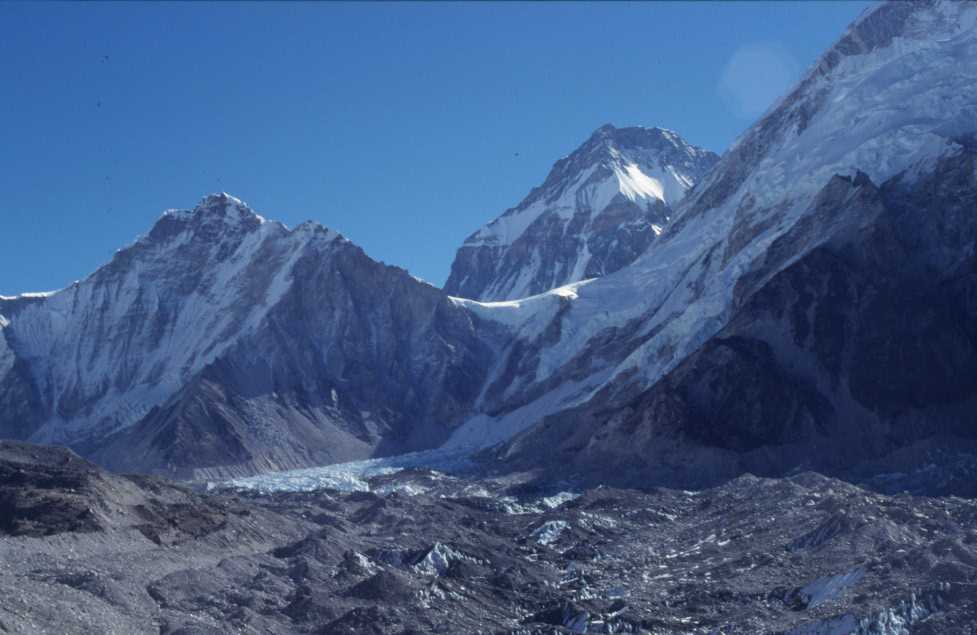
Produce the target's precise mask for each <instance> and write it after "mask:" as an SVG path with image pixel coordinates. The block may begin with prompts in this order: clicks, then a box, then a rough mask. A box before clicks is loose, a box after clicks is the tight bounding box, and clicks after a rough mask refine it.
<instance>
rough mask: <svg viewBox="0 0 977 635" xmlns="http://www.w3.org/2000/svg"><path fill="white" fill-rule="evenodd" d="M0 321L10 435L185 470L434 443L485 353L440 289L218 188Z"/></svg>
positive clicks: (4, 425) (18, 302) (1, 386)
mask: <svg viewBox="0 0 977 635" xmlns="http://www.w3.org/2000/svg"><path fill="white" fill-rule="evenodd" d="M0 314H2V315H4V326H3V328H2V330H0V338H2V339H3V344H2V345H0V434H2V436H5V437H8V438H19V439H30V440H33V441H43V442H54V443H59V444H65V445H69V446H71V447H72V448H74V449H76V450H77V451H79V452H81V453H82V454H84V455H86V456H89V457H92V458H95V459H96V460H98V461H99V462H101V463H102V464H104V465H107V466H109V467H113V468H117V469H124V470H130V471H144V472H146V471H149V472H160V473H166V474H170V475H174V476H183V477H194V476H200V475H208V474H213V475H218V474H247V473H253V472H256V471H262V470H269V469H281V468H287V467H298V466H303V465H312V464H321V463H329V462H333V461H336V460H345V459H348V458H356V457H366V456H370V455H372V454H377V453H380V454H382V453H389V452H400V451H405V450H411V449H415V448H416V447H427V446H430V445H434V444H436V443H437V442H438V441H439V440H440V439H442V438H443V437H445V436H446V435H447V433H448V431H449V430H450V427H451V425H452V423H453V422H454V421H456V420H457V418H458V417H459V416H460V415H461V414H462V413H464V412H466V411H467V407H468V404H469V403H470V402H471V401H472V399H473V395H474V394H475V393H476V391H477V390H478V386H479V385H480V378H481V377H482V375H483V374H484V373H485V371H486V368H487V366H488V365H489V363H490V359H491V352H490V350H489V348H488V345H487V344H486V343H485V342H484V341H483V340H479V339H476V337H475V333H474V330H475V323H474V321H473V318H472V316H471V315H470V314H469V313H468V312H466V311H465V310H464V309H462V308H460V307H458V306H456V305H455V304H454V303H452V302H450V301H449V300H448V298H447V296H445V295H444V294H443V293H442V292H441V291H440V290H438V289H436V288H434V287H431V286H430V285H426V284H423V283H421V282H418V281H417V280H415V279H414V278H413V277H411V276H410V275H409V274H408V273H407V272H406V271H404V270H402V269H398V268H395V267H388V266H385V265H382V264H380V263H377V262H375V261H373V260H371V259H370V258H368V257H367V256H366V255H365V254H364V253H363V251H362V250H361V249H359V248H358V247H356V246H355V245H353V244H352V243H350V242H349V241H348V240H346V239H345V238H343V237H342V236H340V235H339V234H337V233H336V232H334V231H331V230H328V229H325V228H323V227H321V226H318V225H315V224H312V223H306V224H302V225H300V226H298V227H296V228H294V229H288V228H286V227H285V226H284V225H282V224H280V223H276V222H271V221H266V220H265V219H263V218H262V217H260V216H258V215H257V214H255V213H254V212H253V211H252V210H251V209H250V208H248V207H247V206H246V205H245V204H244V203H242V202H241V201H240V200H238V199H235V198H234V197H232V196H229V195H226V194H219V195H213V196H209V197H207V198H205V199H204V200H203V201H202V202H201V203H200V204H199V205H198V206H197V207H196V208H195V209H193V210H182V211H180V210H177V211H170V212H166V213H165V214H164V215H163V216H162V218H160V220H159V221H158V222H157V223H156V225H155V226H154V227H153V228H152V231H151V232H150V233H149V234H148V235H146V236H145V237H142V238H140V239H139V240H137V241H136V242H135V243H134V244H133V245H131V246H129V247H127V248H125V249H123V250H121V251H119V252H117V253H116V255H115V257H114V258H113V259H112V261H111V262H110V263H109V264H107V265H105V266H104V267H102V268H101V269H99V270H98V271H96V272H95V273H94V274H92V275H91V276H89V277H88V278H86V279H85V280H82V281H80V282H77V283H75V284H73V285H71V286H70V287H68V288H66V289H64V290H61V291H59V292H56V293H53V294H49V295H44V296H22V297H17V298H5V299H3V300H0ZM488 332H489V333H490V332H491V328H489V331H488ZM483 335H484V334H483ZM489 339H491V338H489Z"/></svg>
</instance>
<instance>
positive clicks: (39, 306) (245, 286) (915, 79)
mask: <svg viewBox="0 0 977 635" xmlns="http://www.w3.org/2000/svg"><path fill="white" fill-rule="evenodd" d="M975 33H977V5H975V4H973V3H953V2H919V3H891V4H882V5H880V6H877V7H874V8H873V9H872V10H870V11H867V12H866V13H865V14H864V15H863V16H862V17H860V18H859V19H858V20H857V21H856V22H855V23H854V24H853V25H852V26H851V27H850V29H849V30H848V31H847V32H846V33H845V34H844V35H843V37H842V38H841V39H840V40H839V41H838V43H837V44H836V45H835V46H834V47H832V48H831V49H830V50H829V51H828V52H827V53H826V54H825V55H824V56H823V57H822V58H821V60H820V61H819V62H818V64H817V65H815V66H814V67H813V68H812V70H811V71H810V72H809V74H808V75H807V76H806V77H805V78H804V79H803V80H802V81H801V82H800V83H799V84H798V85H797V87H796V88H795V89H794V90H792V91H791V92H790V93H789V94H788V95H786V96H785V97H784V99H783V100H782V101H781V102H780V103H778V104H776V105H775V106H774V107H773V108H771V109H770V111H769V112H768V114H767V115H766V116H765V117H764V118H763V119H762V120H760V121H759V122H757V123H756V125H754V126H753V127H751V128H750V129H749V130H748V131H747V132H746V133H745V134H744V135H743V136H742V137H741V138H740V140H739V141H738V142H737V143H736V144H735V145H734V146H733V147H732V148H731V149H730V150H729V151H728V152H727V153H726V154H725V155H724V156H723V158H722V159H720V160H719V162H718V163H716V164H715V166H714V168H713V169H712V170H710V171H709V173H708V174H707V175H706V176H704V177H703V178H702V179H701V180H700V181H699V182H698V183H697V184H696V186H695V187H694V188H691V189H687V187H686V186H689V185H690V184H691V182H692V181H693V180H694V179H693V178H692V177H688V176H687V174H686V172H683V171H682V170H679V168H680V167H682V169H683V170H684V169H686V168H688V170H689V171H690V172H688V174H691V170H692V167H693V166H695V165H699V162H702V164H703V166H704V165H705V164H706V163H709V162H710V161H711V159H710V158H709V156H708V155H707V154H705V153H702V152H701V151H698V150H696V149H694V148H691V147H689V146H688V145H687V144H684V142H681V140H680V139H678V138H677V137H676V136H674V135H673V134H671V133H669V132H667V131H663V130H641V129H625V130H615V129H613V128H609V127H605V128H602V129H601V130H599V131H598V132H597V133H596V134H595V135H594V136H593V137H592V139H591V140H590V141H588V142H587V143H586V144H585V145H584V146H583V148H581V149H580V150H578V151H577V152H575V153H574V154H573V155H571V156H570V157H568V158H567V159H565V160H563V161H561V162H560V163H558V164H557V166H556V168H554V171H553V173H552V174H551V177H550V179H548V180H547V183H546V184H544V185H543V186H542V187H541V188H539V189H537V190H534V192H533V193H531V194H530V196H529V197H528V198H527V199H526V201H525V202H524V204H523V205H521V206H519V207H517V208H514V209H513V210H510V212H508V213H507V214H505V215H504V216H503V217H501V218H500V219H498V220H497V221H496V222H495V223H493V224H491V225H490V226H489V227H487V228H485V229H484V230H482V231H480V232H479V233H478V234H476V238H477V239H473V240H474V242H473V243H471V244H469V245H468V246H467V247H465V248H464V249H463V252H464V253H467V254H469V256H471V257H470V258H469V256H464V257H460V258H459V261H458V263H461V264H458V263H456V264H457V265H458V266H459V267H461V268H462V269H466V271H469V272H470V273H463V272H461V271H460V270H459V271H457V272H456V273H455V274H453V281H452V282H451V284H450V286H449V290H450V291H451V292H452V293H460V294H462V295H475V296H478V297H482V298H492V299H497V298H511V297H513V296H520V295H525V294H527V293H534V292H536V291H543V292H542V293H537V294H536V295H530V296H529V297H523V298H520V299H515V300H507V301H504V302H482V301H479V300H474V299H464V298H459V297H454V296H451V295H449V294H448V293H445V292H443V291H441V290H438V289H435V288H434V287H431V286H429V285H425V284H423V283H421V282H418V281H417V280H415V279H413V278H412V277H410V276H409V275H408V274H407V273H406V272H405V271H402V270H399V269H395V268H391V267H386V266H384V265H381V264H379V263H376V262H374V261H372V260H370V259H369V258H367V257H366V256H365V255H364V254H363V253H362V251H361V250H359V249H358V248H356V247H355V246H354V245H352V244H350V243H349V242H348V241H346V240H344V239H343V238H342V237H340V236H338V235H337V234H335V233H334V232H330V231H329V230H326V229H323V228H321V227H318V226H315V225H311V224H306V225H302V226H300V227H298V228H296V229H294V230H289V229H287V228H285V227H284V226H282V225H280V224H277V223H273V222H268V221H265V220H264V219H262V218H261V217H259V216H257V215H256V214H254V213H253V212H252V211H251V210H249V209H248V208H247V207H246V206H244V205H243V204H242V203H241V202H240V201H237V200H236V199H233V198H232V197H228V196H226V195H219V196H213V197H208V198H207V199H205V200H204V202H203V203H202V204H201V205H200V206H198V208H197V209H195V210H193V211H177V212H170V213H167V214H165V215H164V216H163V218H162V219H161V220H160V221H159V222H158V223H157V225H156V226H155V227H154V228H153V230H152V232H150V234H149V235H148V236H146V237H145V238H143V239H141V240H139V241H138V242H137V243H135V244H134V245H132V246H130V247H128V248H126V249H124V250H122V251H120V252H119V253H118V254H117V255H116V257H115V258H114V259H113V261H112V262H111V263H109V264H108V265H106V266H105V267H103V268H102V269H100V270H99V271H97V272H96V273H95V274H93V275H92V276H90V277H89V278H87V279H86V280H84V281H81V282H79V283H77V284H75V285H73V286H71V287H69V288H67V289H65V290H63V291H60V292H58V293H55V294H51V295H43V296H37V295H35V296H22V297H18V298H2V299H0V435H3V436H8V437H14V438H19V439H31V440H34V441H46V442H59V443H64V444H68V445H70V446H71V447H73V448H74V449H76V450H77V451H78V452H79V453H81V454H83V455H84V456H87V457H92V458H94V459H96V460H97V461H99V462H101V463H103V464H104V465H107V466H110V467H112V468H114V469H120V470H140V471H151V472H158V473H164V474H169V475H172V476H178V477H187V478H210V477H226V476H241V475H246V474H251V473H254V472H260V471H270V470H276V469H283V468H291V467H303V466H307V465H312V464H324V463H333V462H339V461H348V460H351V459H357V458H363V457H367V456H378V455H387V454H395V453H401V452H407V451H411V450H416V449H423V448H432V447H434V446H438V445H439V444H442V443H443V444H444V445H445V447H444V448H443V449H444V450H447V451H451V452H453V451H459V452H461V451H465V452H471V451H473V450H477V449H484V448H486V447H487V446H492V445H495V444H498V443H500V442H506V445H504V446H503V447H501V448H497V449H496V451H493V452H491V453H489V454H487V455H485V456H490V457H492V459H493V460H496V459H500V460H502V461H503V463H502V467H503V468H520V469H521V468H526V467H533V468H536V467H539V466H544V465H545V466H550V467H552V468H553V470H552V471H551V472H550V476H554V477H556V478H558V477H559V475H560V472H561V470H562V471H566V470H572V471H575V472H577V473H579V474H581V475H583V476H585V477H588V478H592V479H608V480H613V479H615V478H617V477H618V476H620V474H622V473H625V472H624V471H622V470H621V469H620V468H621V467H622V466H628V469H627V470H626V473H627V474H629V475H630V478H632V480H633V481H640V483H641V484H643V485H648V484H653V483H656V482H661V483H671V484H675V485H679V484H708V483H714V482H717V481H719V480H721V479H725V478H729V477H731V476H735V475H736V474H739V473H742V472H743V471H745V470H749V471H753V472H759V473H763V474H779V473H784V472H789V471H791V470H794V469H798V468H817V469H820V470H823V471H826V472H831V473H836V474H849V473H853V472H852V471H858V470H860V469H863V468H864V467H865V466H866V465H868V464H873V465H876V466H877V467H879V469H885V466H890V467H892V466H895V467H897V468H899V469H898V470H895V471H900V470H901V467H900V466H901V464H902V462H903V461H907V460H909V458H910V457H911V456H916V457H917V458H918V457H919V456H922V455H923V454H925V452H924V448H930V449H934V448H935V447H936V446H935V445H934V444H937V440H938V439H954V441H952V443H957V442H958V441H957V440H958V439H961V438H966V439H973V438H974V437H975V436H977V428H975V427H974V422H973V420H972V416H971V415H970V413H972V412H973V410H974V406H975V405H977V387H975V383H974V381H975V380H974V377H977V373H975V372H974V371H975V370H977V368H975V362H974V360H975V359H977V355H975V352H977V331H975V330H974V326H973V325H974V324H977V320H975V318H977V290H975V289H977V280H975V271H977V260H975V258H977V256H975V254H977V223H975V220H974V219H975V216H974V214H973V210H974V209H975V207H977V183H975V156H977V140H975V139H977V136H975V135H977V63H975V60H977V36H975ZM683 166H684V167H683ZM700 167H702V166H700ZM703 169H704V168H703ZM656 170H657V172H656ZM683 175H686V176H683ZM669 179H671V180H669ZM676 201H677V202H676ZM622 206H623V207H622ZM666 206H667V208H668V209H666ZM622 209H626V210H629V211H627V213H625V214H624V216H616V214H618V211H620V210H622ZM655 215H658V216H655ZM665 217H668V219H669V220H668V223H667V224H665V225H663V226H662V228H661V233H660V235H658V236H657V237H655V238H654V242H653V244H650V245H648V244H639V243H631V242H628V240H629V239H628V240H626V239H625V237H624V235H625V234H627V236H632V237H633V236H637V235H638V234H639V233H640V232H633V231H625V232H623V233H621V234H620V235H618V234H617V233H614V232H618V230H621V231H623V229H622V228H628V227H631V225H630V223H632V221H634V219H636V218H637V219H639V220H638V221H634V222H638V223H639V224H647V223H651V222H652V220H653V218H660V219H664V218H665ZM623 218H627V219H628V220H627V221H626V222H625V221H621V222H622V223H623V224H621V223H619V221H620V220H621V219H623ZM602 219H604V220H602ZM607 219H611V220H610V221H608V222H610V226H612V227H613V229H614V232H612V233H613V236H614V237H611V238H608V236H609V235H608V234H606V233H603V230H601V231H596V230H595V228H599V227H605V225H603V224H602V223H604V221H605V220H607ZM614 219H617V220H614ZM551 229H552V232H551ZM652 233H654V232H652ZM566 236H570V237H571V239H568V240H569V242H568V243H566V245H570V247H572V248H570V247H568V248H567V250H565V251H564V246H566V245H564V243H561V242H560V241H562V240H563V237H566ZM642 236H644V237H645V238H648V237H649V236H650V234H648V233H647V232H646V233H644V234H642ZM584 237H585V238H586V240H583V238H584ZM645 238H642V240H644V239H645ZM476 243H477V244H476ZM584 244H586V245H590V246H588V247H586V250H587V253H588V254H590V255H587V256H586V257H585V258H584V257H582V256H581V254H584V253H585V252H584V251H582V249H583V247H582V246H583V245H584ZM517 245H521V247H518V248H516V247H517ZM599 245H604V247H607V248H608V249H610V251H601V249H603V247H600V248H598V246H599ZM609 245H617V247H613V248H611V247H609ZM621 246H623V247H621ZM618 247H621V249H620V250H618ZM466 249H467V250H468V251H465V250H466ZM498 249H502V251H501V252H497V251H494V250H498ZM503 252H504V253H503ZM598 252H600V253H602V254H604V255H602V256H600V258H598V259H596V260H595V259H593V258H591V255H593V254H597V253H598ZM476 253H482V254H488V255H485V256H474V255H472V254H476ZM611 253H614V254H618V255H620V254H627V256H626V257H621V258H620V259H619V260H615V258H618V256H613V257H612V256H611V255H610V254H611ZM533 254H536V255H533ZM541 254H546V256H545V259H540V258H542V256H541ZM561 254H562V255H561ZM534 259H535V260H534ZM482 260H484V261H485V262H488V263H490V264H491V265H492V267H494V266H495V265H496V264H498V265H499V266H500V267H502V269H492V268H491V267H490V268H489V269H483V268H480V267H482V265H477V266H476V265H473V264H471V263H478V262H481V261H482ZM544 260H545V262H546V263H548V264H546V266H545V267H542V268H541V267H540V266H537V265H538V264H539V263H542V262H544ZM631 260H633V261H631ZM610 261H614V262H616V263H618V264H615V265H614V267H618V265H620V268H617V270H616V271H613V272H610V273H609V271H610V270H609V269H606V268H603V269H599V270H588V267H590V266H591V264H592V263H598V264H599V262H610ZM533 262H537V264H532V263H533ZM571 262H572V263H574V264H572V266H571V264H570V263H571ZM627 262H630V264H627ZM465 263H469V264H465ZM505 263H508V264H505ZM469 265H471V266H469ZM578 265H579V266H578ZM594 266H597V265H596V264H595V265H594ZM571 270H573V271H575V273H573V272H571ZM588 271H590V273H587V272H588ZM476 272H488V273H485V274H484V275H482V273H478V274H477V275H475V274H476ZM517 272H519V273H518V274H517ZM567 272H571V273H570V274H568V273H567ZM591 274H601V275H600V277H597V278H595V279H587V280H583V279H580V278H585V277H588V276H590V275H591ZM519 276H523V278H519ZM567 276H568V277H567ZM574 279H576V280H577V281H576V282H572V283H570V284H569V285H564V286H558V287H556V288H551V287H553V286H554V285H559V284H562V283H563V282H565V281H567V280H574ZM468 284H473V285H475V286H474V287H472V291H471V292H469V291H465V290H464V289H465V285H468ZM534 285H535V286H534ZM547 289H548V290H547ZM945 443H946V442H944V445H945ZM927 451H928V450H927ZM608 466H614V468H616V469H613V470H612V469H608ZM629 484H634V483H633V482H632V483H629Z"/></svg>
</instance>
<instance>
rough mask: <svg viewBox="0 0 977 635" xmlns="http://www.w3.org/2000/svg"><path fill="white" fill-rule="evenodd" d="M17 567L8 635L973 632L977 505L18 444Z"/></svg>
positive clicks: (817, 481) (809, 484)
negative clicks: (316, 487) (175, 468)
mask: <svg viewBox="0 0 977 635" xmlns="http://www.w3.org/2000/svg"><path fill="white" fill-rule="evenodd" d="M0 568H2V575H0V597H2V598H3V600H2V601H0V631H2V632H10V633H28V632H29V633H82V632H84V633H92V632H98V633H136V632H154V633H155V632H159V633H227V632H243V633H554V632H557V633H567V632H576V633H584V632H587V633H725V634H730V633H971V632H973V627H972V626H971V624H974V623H977V502H975V501H973V500H969V499H963V498H957V497H940V498H927V497H919V496H911V495H908V494H903V495H894V496H893V495H883V494H879V493H875V492H873V491H870V490H866V489H862V488H860V487H857V486H855V485H851V484H848V483H845V482H842V481H839V480H833V479H829V478H825V477H822V476H820V475H817V474H813V473H806V474H799V475H796V476H793V477H790V478H785V479H760V478H756V477H752V476H748V475H747V476H741V477H739V478H737V479H735V480H732V481H730V482H728V483H726V484H724V485H722V486H720V487H717V488H714V489H708V490H703V491H698V492H692V491H680V490H669V489H654V490H650V491H645V492H642V491H637V490H623V489H611V488H595V489H589V490H586V491H584V492H582V493H579V492H578V493H572V492H568V491H562V492H561V491H552V490H541V489H539V488H537V487H535V486H533V485H532V484H531V481H530V480H528V479H527V478H522V477H508V478H506V479H485V480H475V479H467V478H461V477H456V476H449V475H446V474H441V473H438V472H431V471H426V470H404V471H401V472H398V473H395V474H389V475H384V476H378V477H374V478H372V479H370V480H369V491H353V492H341V491H336V490H320V491H315V492H293V493H283V492H278V493H256V492H243V491H228V490H219V491H215V492H210V493H199V492H193V491H190V490H188V489H184V488H182V487H178V486H175V485H171V484H169V483H167V482H164V481H160V480H156V479H151V478H145V477H127V476H116V475H111V474H108V473H105V472H103V471H101V470H100V469H98V468H96V467H94V466H93V465H92V464H90V463H87V462H85V461H84V460H82V459H79V458H78V457H77V456H75V455H73V454H71V453H70V452H68V451H65V450H60V449H50V448H42V447H38V446H32V445H26V444H16V443H3V444H2V445H0Z"/></svg>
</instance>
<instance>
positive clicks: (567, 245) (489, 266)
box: [444, 124, 718, 301]
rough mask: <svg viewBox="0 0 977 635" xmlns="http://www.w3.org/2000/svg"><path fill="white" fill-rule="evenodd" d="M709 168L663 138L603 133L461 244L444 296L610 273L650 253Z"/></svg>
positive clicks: (694, 153)
mask: <svg viewBox="0 0 977 635" xmlns="http://www.w3.org/2000/svg"><path fill="white" fill-rule="evenodd" d="M717 160H718V157H717V156H716V155H715V154H714V153H712V152H709V151H708V150H704V149H703V148H699V147H696V146H693V145H690V144H689V143H687V142H686V141H685V140H684V139H682V138H681V137H680V136H679V135H678V134H676V133H675V132H673V131H671V130H665V129H662V128H639V127H631V128H615V127H614V126H612V125H610V124H608V125H605V126H602V127H600V128H599V129H597V131H595V132H594V133H593V135H591V137H590V138H589V139H588V140H587V141H586V142H585V143H584V144H583V145H582V146H580V147H579V148H578V149H576V150H575V151H574V152H573V153H571V154H570V155H569V156H567V157H565V158H563V159H560V160H559V161H557V163H556V165H554V166H553V169H552V170H551V171H550V173H549V175H548V176H547V177H546V180H545V181H544V183H543V184H542V185H540V186H539V187H537V188H534V189H533V190H532V191H531V192H530V193H529V195H528V196H527V197H526V198H525V199H523V201H522V202H520V203H519V205H517V206H516V207H513V208H511V209H509V210H507V211H506V212H505V213H504V214H502V215H501V216H500V217H498V218H496V219H495V220H493V221H492V222H490V223H489V224H488V225H486V226H485V227H483V228H481V229H480V230H478V231H477V232H475V233H474V234H472V235H471V236H470V237H469V238H468V239H467V240H466V241H465V244H464V245H462V247H461V248H460V249H459V250H458V254H457V256H456V257H455V261H454V263H453V264H452V266H451V275H450V276H449V277H448V281H447V282H446V283H445V287H444V288H445V291H447V292H448V293H449V294H451V295H454V296H460V297H464V298H471V299H474V300H482V301H495V300H515V299H519V298H523V297H527V296H531V295H535V294H538V293H542V292H544V291H548V290H550V289H553V288H555V287H561V286H564V285H567V284H570V283H573V282H579V281H580V280H585V279H589V278H596V277H599V276H602V275H605V274H608V273H612V272H614V271H617V270H618V269H621V268H622V267H625V266H627V265H628V264H630V263H631V262H633V261H634V260H635V258H637V257H638V256H639V255H641V254H642V253H644V252H645V251H646V250H647V249H648V247H649V245H651V244H652V243H653V242H654V241H655V239H656V237H657V236H659V235H660V234H661V233H662V231H664V228H665V227H666V226H667V225H668V223H669V220H670V218H671V214H672V210H673V209H674V207H675V206H676V205H677V204H678V203H679V202H680V201H681V200H682V199H683V198H684V197H685V195H686V193H687V192H688V191H689V190H690V189H691V188H692V187H693V186H694V185H695V184H696V183H697V182H698V181H699V180H700V179H701V178H702V177H703V176H705V174H706V173H707V172H708V171H709V169H711V168H712V166H713V165H714V164H715V163H716V161H717Z"/></svg>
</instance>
